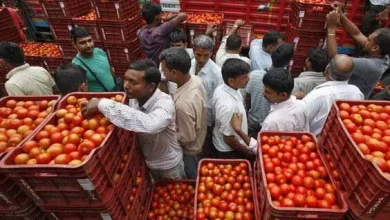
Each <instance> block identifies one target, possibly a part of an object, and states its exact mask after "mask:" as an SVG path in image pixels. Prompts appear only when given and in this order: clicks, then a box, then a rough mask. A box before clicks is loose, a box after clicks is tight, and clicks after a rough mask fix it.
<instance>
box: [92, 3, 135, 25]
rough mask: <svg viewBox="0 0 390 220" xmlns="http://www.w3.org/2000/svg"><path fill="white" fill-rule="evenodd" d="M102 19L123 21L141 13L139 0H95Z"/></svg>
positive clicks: (99, 16) (98, 13) (97, 11)
mask: <svg viewBox="0 0 390 220" xmlns="http://www.w3.org/2000/svg"><path fill="white" fill-rule="evenodd" d="M94 5H95V9H96V14H97V17H98V20H100V21H122V20H126V19H129V18H132V17H134V16H138V15H140V14H141V9H140V6H139V3H138V1H134V0H131V1H120V0H118V1H94Z"/></svg>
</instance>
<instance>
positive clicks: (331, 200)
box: [323, 193, 336, 205]
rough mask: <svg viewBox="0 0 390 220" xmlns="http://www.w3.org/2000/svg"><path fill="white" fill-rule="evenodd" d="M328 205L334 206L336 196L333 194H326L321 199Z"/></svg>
mask: <svg viewBox="0 0 390 220" xmlns="http://www.w3.org/2000/svg"><path fill="white" fill-rule="evenodd" d="M323 199H324V200H325V201H327V202H328V203H329V204H330V205H334V204H336V196H335V195H334V194H333V193H326V194H325V195H324V197H323Z"/></svg>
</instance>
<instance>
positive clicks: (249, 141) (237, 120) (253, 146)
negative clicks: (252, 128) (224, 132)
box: [230, 113, 257, 154]
mask: <svg viewBox="0 0 390 220" xmlns="http://www.w3.org/2000/svg"><path fill="white" fill-rule="evenodd" d="M230 123H231V125H232V127H233V129H234V131H235V132H236V134H238V136H240V138H241V139H242V140H244V142H245V144H246V145H247V146H245V148H246V150H249V152H251V153H252V154H257V141H256V140H255V139H253V138H251V137H249V136H248V135H247V134H245V133H244V131H242V129H241V127H242V115H240V114H238V113H234V114H233V116H232V120H231V122H230Z"/></svg>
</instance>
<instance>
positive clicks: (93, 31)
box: [72, 18, 102, 41]
mask: <svg viewBox="0 0 390 220" xmlns="http://www.w3.org/2000/svg"><path fill="white" fill-rule="evenodd" d="M72 21H73V23H74V26H75V27H84V28H85V29H87V31H88V32H89V34H90V35H91V36H92V39H93V40H94V41H101V40H102V38H101V36H100V31H99V27H98V25H97V21H96V20H82V19H78V18H72Z"/></svg>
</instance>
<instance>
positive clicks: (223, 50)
mask: <svg viewBox="0 0 390 220" xmlns="http://www.w3.org/2000/svg"><path fill="white" fill-rule="evenodd" d="M227 38H228V36H225V37H223V38H222V41H221V44H220V46H219V48H218V51H217V54H216V55H215V60H216V62H217V63H219V61H220V59H221V57H222V56H223V55H225V54H226V40H227Z"/></svg>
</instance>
